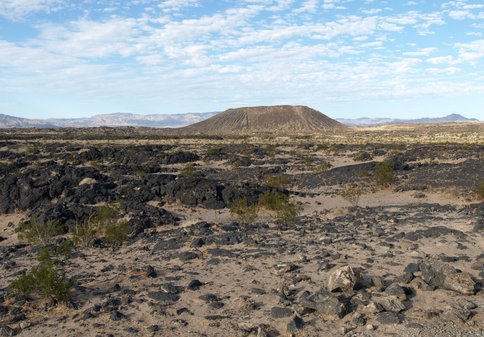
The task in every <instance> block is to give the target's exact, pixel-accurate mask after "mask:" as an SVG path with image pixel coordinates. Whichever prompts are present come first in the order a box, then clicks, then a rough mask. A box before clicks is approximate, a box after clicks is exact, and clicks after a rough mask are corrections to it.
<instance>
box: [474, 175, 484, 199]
mask: <svg viewBox="0 0 484 337" xmlns="http://www.w3.org/2000/svg"><path fill="white" fill-rule="evenodd" d="M475 193H476V196H477V199H478V200H484V180H482V181H481V182H480V183H478V184H477V186H476V188H475Z"/></svg>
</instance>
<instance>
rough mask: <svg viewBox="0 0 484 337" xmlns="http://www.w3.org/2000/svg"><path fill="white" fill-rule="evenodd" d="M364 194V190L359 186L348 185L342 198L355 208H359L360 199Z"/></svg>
mask: <svg viewBox="0 0 484 337" xmlns="http://www.w3.org/2000/svg"><path fill="white" fill-rule="evenodd" d="M362 194H363V189H362V188H361V187H360V186H358V185H352V184H347V185H345V186H344V188H343V192H342V194H341V196H342V197H343V198H344V199H345V200H347V201H348V202H350V203H351V205H353V206H358V202H359V201H360V197H361V195H362Z"/></svg>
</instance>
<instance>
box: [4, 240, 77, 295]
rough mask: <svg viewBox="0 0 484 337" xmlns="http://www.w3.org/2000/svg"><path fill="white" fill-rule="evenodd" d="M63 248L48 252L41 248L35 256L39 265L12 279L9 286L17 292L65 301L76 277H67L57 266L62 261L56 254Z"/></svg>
mask: <svg viewBox="0 0 484 337" xmlns="http://www.w3.org/2000/svg"><path fill="white" fill-rule="evenodd" d="M65 249H66V248H65V246H64V247H61V248H60V249H56V251H54V252H50V251H49V250H48V249H47V248H42V249H41V250H40V253H39V256H38V258H37V259H38V260H39V262H40V263H39V265H37V266H35V267H33V268H32V269H31V270H30V271H28V272H27V273H26V274H25V275H22V276H20V277H18V278H17V279H15V280H14V281H12V282H11V283H10V288H12V290H13V291H14V293H18V294H26V295H31V294H35V295H39V296H41V297H47V298H54V299H56V300H58V301H67V300H68V299H69V298H70V297H71V291H72V287H73V286H74V285H75V283H76V279H75V278H72V277H67V275H66V273H65V272H64V270H63V269H62V268H61V267H58V265H62V262H61V261H60V260H59V259H58V258H57V256H58V254H60V253H61V252H62V253H66V250H65Z"/></svg>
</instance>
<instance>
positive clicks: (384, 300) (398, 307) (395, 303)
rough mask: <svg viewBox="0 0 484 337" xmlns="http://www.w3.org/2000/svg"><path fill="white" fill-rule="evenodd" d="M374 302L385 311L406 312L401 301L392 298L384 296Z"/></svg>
mask: <svg viewBox="0 0 484 337" xmlns="http://www.w3.org/2000/svg"><path fill="white" fill-rule="evenodd" d="M376 301H378V304H380V305H381V306H382V307H383V308H384V309H385V310H386V311H394V312H400V311H404V310H406V307H405V305H404V304H403V303H402V301H400V300H399V299H398V298H396V297H393V296H384V297H381V298H379V299H377V300H376Z"/></svg>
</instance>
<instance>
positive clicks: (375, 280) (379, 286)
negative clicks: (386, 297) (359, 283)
mask: <svg viewBox="0 0 484 337" xmlns="http://www.w3.org/2000/svg"><path fill="white" fill-rule="evenodd" d="M371 283H372V284H373V286H374V287H375V288H376V290H377V291H382V290H383V289H385V285H384V284H383V280H382V278H381V277H379V276H374V277H372V278H371Z"/></svg>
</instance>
